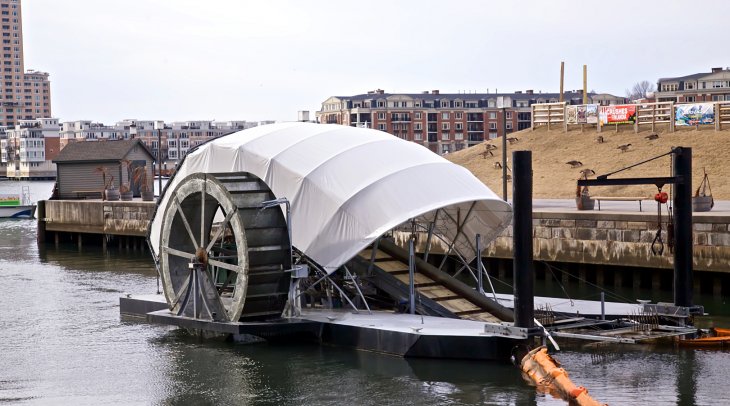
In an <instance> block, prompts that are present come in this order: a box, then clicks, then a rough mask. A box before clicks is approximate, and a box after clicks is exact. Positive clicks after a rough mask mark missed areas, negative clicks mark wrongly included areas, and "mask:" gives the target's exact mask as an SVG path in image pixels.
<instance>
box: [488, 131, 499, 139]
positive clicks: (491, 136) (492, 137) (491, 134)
mask: <svg viewBox="0 0 730 406" xmlns="http://www.w3.org/2000/svg"><path fill="white" fill-rule="evenodd" d="M495 138H497V133H489V139H490V140H493V139H495Z"/></svg>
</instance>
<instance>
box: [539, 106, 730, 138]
mask: <svg viewBox="0 0 730 406" xmlns="http://www.w3.org/2000/svg"><path fill="white" fill-rule="evenodd" d="M710 104H711V105H712V107H711V108H709V106H708V105H710ZM569 109H573V110H572V111H571V112H569V111H568V110H569ZM531 110H532V116H531V129H532V130H535V129H536V128H537V127H539V126H547V128H548V130H551V129H555V128H557V127H560V128H561V129H562V130H563V131H568V127H569V126H570V125H580V126H581V130H582V129H583V126H584V125H586V124H587V125H590V126H593V125H595V126H596V131H598V132H601V131H602V129H603V127H605V126H607V125H611V124H613V125H614V126H615V129H616V131H618V129H619V126H624V125H633V126H634V132H637V133H638V132H639V131H641V130H642V127H644V126H651V131H656V129H657V124H662V125H668V127H669V132H674V131H675V130H676V127H677V126H682V127H695V128H697V129H699V128H700V127H703V126H709V125H714V127H715V131H721V130H723V129H728V128H730V101H723V102H699V103H674V102H671V101H669V102H653V103H638V104H622V105H611V106H600V105H597V104H588V105H567V104H566V103H565V102H561V103H537V104H533V105H532V106H531ZM614 111H620V112H621V113H622V114H619V115H618V116H616V113H614ZM576 112H577V113H576ZM581 112H582V115H581ZM596 115H598V118H597V120H596Z"/></svg>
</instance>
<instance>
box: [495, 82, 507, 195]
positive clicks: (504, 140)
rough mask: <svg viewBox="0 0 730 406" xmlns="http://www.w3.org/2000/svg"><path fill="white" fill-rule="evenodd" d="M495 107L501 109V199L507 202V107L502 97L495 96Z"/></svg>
mask: <svg viewBox="0 0 730 406" xmlns="http://www.w3.org/2000/svg"><path fill="white" fill-rule="evenodd" d="M497 107H498V108H501V109H502V199H504V201H505V202H506V201H507V106H506V104H505V100H504V96H497Z"/></svg>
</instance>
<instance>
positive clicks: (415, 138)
mask: <svg viewBox="0 0 730 406" xmlns="http://www.w3.org/2000/svg"><path fill="white" fill-rule="evenodd" d="M413 139H414V140H416V141H421V140H423V135H421V133H415V134H413Z"/></svg>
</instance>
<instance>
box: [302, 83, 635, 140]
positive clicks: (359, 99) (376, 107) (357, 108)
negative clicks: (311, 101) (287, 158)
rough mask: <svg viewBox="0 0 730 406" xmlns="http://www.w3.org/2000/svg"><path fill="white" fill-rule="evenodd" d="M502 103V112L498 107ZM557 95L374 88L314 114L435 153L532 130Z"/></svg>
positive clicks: (569, 95)
mask: <svg viewBox="0 0 730 406" xmlns="http://www.w3.org/2000/svg"><path fill="white" fill-rule="evenodd" d="M588 99H589V102H590V103H597V104H601V105H607V104H619V103H624V102H625V101H626V99H625V98H622V97H616V96H612V95H609V94H595V93H589V94H588ZM500 100H501V101H503V103H504V106H506V110H505V112H504V114H503V113H502V109H500V108H498V107H497V106H498V102H499V101H500ZM559 100H560V95H559V94H558V93H535V92H534V91H532V90H527V91H525V92H515V93H500V94H497V93H463V94H462V93H458V94H454V93H451V94H444V93H440V92H439V91H438V90H432V91H431V92H423V93H385V91H383V90H380V89H378V90H375V91H371V92H368V93H367V94H359V95H354V96H333V97H330V98H328V99H327V100H325V101H324V102H323V103H322V107H321V110H320V111H318V112H317V113H316V116H317V121H319V122H320V123H336V124H343V125H350V126H358V127H366V128H375V129H378V130H382V131H386V132H388V133H390V134H393V135H395V136H397V137H400V138H403V139H405V140H408V141H413V142H417V143H419V144H422V145H424V146H426V147H427V148H429V149H430V150H431V151H433V152H436V153H438V154H445V153H448V152H451V151H458V150H460V149H463V148H466V147H469V146H472V145H476V144H478V143H481V142H483V141H485V140H487V139H494V138H497V137H500V136H502V135H504V133H505V131H506V133H507V134H509V133H511V132H513V131H519V130H523V129H525V128H529V127H530V122H531V116H532V112H531V109H530V106H531V105H533V104H535V103H555V102H558V101H559ZM564 100H565V101H566V102H568V103H570V104H580V103H582V102H583V93H582V91H572V92H566V93H564Z"/></svg>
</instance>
